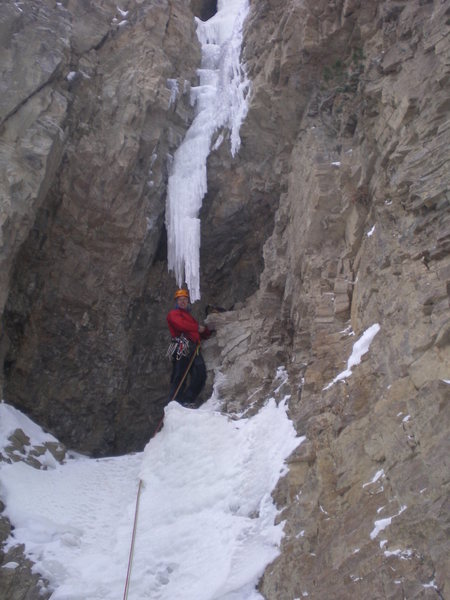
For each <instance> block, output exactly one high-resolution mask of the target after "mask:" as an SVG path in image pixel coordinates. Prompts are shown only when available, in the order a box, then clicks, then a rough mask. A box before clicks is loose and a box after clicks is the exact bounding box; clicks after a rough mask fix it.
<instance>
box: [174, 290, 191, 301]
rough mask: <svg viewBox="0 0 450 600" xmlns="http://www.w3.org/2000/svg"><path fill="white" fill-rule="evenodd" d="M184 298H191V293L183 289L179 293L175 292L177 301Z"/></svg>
mask: <svg viewBox="0 0 450 600" xmlns="http://www.w3.org/2000/svg"><path fill="white" fill-rule="evenodd" d="M183 297H184V298H189V292H188V291H187V290H182V289H180V290H177V291H176V292H175V296H174V298H175V300H176V299H177V298H183Z"/></svg>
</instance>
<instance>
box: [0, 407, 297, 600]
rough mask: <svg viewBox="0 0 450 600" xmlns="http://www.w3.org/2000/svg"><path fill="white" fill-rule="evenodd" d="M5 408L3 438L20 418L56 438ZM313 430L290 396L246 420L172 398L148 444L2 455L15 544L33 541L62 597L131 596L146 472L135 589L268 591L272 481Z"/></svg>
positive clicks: (230, 599) (195, 598)
mask: <svg viewBox="0 0 450 600" xmlns="http://www.w3.org/2000/svg"><path fill="white" fill-rule="evenodd" d="M1 409H2V415H1V416H2V417H3V416H6V419H5V420H4V419H3V418H2V419H1V421H0V422H1V427H2V429H1V437H0V448H1V447H4V446H6V445H8V441H7V436H8V435H9V434H10V433H11V431H14V430H15V429H16V426H17V424H20V426H21V427H23V428H24V430H25V431H26V433H27V434H28V435H29V436H30V439H33V440H37V441H38V442H42V441H44V440H48V439H49V436H48V434H45V433H44V432H43V431H42V430H40V429H39V428H38V427H37V426H36V425H34V424H33V423H32V422H30V421H29V420H28V419H27V418H26V417H23V415H20V413H18V411H15V409H12V408H11V407H9V406H7V405H5V404H2V405H1ZM8 421H9V424H8ZM50 437H51V436H50ZM52 439H53V438H52ZM302 439H304V438H298V437H296V434H295V430H294V427H293V425H292V422H291V421H290V420H289V419H288V417H287V406H286V403H285V402H280V403H279V404H278V405H277V404H276V402H275V400H274V399H269V400H268V402H267V403H266V405H265V406H264V407H263V408H262V409H261V410H260V412H259V413H258V414H256V415H255V416H253V417H251V418H249V419H241V420H237V421H236V420H232V419H231V418H229V417H228V416H227V415H223V414H221V413H220V412H218V411H217V410H215V404H214V402H213V399H211V400H210V401H209V402H207V403H206V404H205V405H204V406H203V407H201V408H200V409H198V410H189V409H186V408H183V407H181V406H180V405H178V404H177V403H176V402H172V403H170V404H169V405H168V406H167V407H166V411H165V419H164V426H163V429H162V430H161V431H160V432H159V433H158V434H157V435H156V436H155V437H154V438H153V439H151V440H150V442H149V443H148V445H147V447H146V448H145V450H144V452H141V453H137V454H133V455H128V456H122V457H114V458H105V459H89V458H86V457H81V456H77V457H75V458H71V459H69V460H68V461H66V462H65V463H64V464H62V465H61V464H59V463H53V464H50V463H49V465H48V468H47V469H46V470H37V469H34V468H32V467H30V466H28V465H27V464H25V463H24V462H17V463H13V464H6V463H0V484H1V485H0V494H1V497H2V500H3V502H4V503H5V505H6V508H5V514H6V516H7V517H8V518H9V519H10V520H11V522H12V523H13V524H14V527H15V528H14V531H13V536H14V537H10V538H9V539H8V542H7V547H8V548H9V547H11V546H14V545H16V544H20V543H23V544H25V548H26V553H27V555H28V556H29V557H30V558H31V559H32V560H33V562H34V563H35V565H36V566H35V570H36V572H39V573H40V574H41V575H43V576H44V577H45V578H47V579H48V580H49V581H50V584H51V586H52V589H53V590H54V591H53V594H52V600H85V599H86V598H89V600H100V599H102V600H109V599H111V600H112V599H113V598H114V599H117V598H120V597H122V596H121V594H123V592H124V586H125V579H126V573H127V565H128V556H129V550H130V541H131V534H132V526H133V520H134V511H135V505H136V495H137V490H138V485H139V480H141V481H142V483H143V489H142V493H141V496H140V502H139V514H138V521H137V535H136V544H135V550H134V560H133V564H132V571H131V578H130V587H129V595H128V598H129V600H137V599H145V598H151V599H152V600H173V599H174V598H183V600H213V599H214V600H256V599H259V598H261V596H260V595H259V594H258V593H257V592H256V590H255V585H256V583H257V581H258V578H259V577H260V576H261V574H262V573H263V571H264V569H265V567H266V565H267V564H268V563H270V562H271V561H272V560H273V559H274V558H275V557H276V556H277V555H278V553H279V543H280V540H281V538H282V536H283V524H282V523H281V524H278V525H274V522H275V518H276V516H277V510H276V508H275V506H274V504H273V501H272V498H271V491H272V490H273V488H274V486H275V485H276V483H277V481H278V479H279V477H280V476H281V475H282V474H284V473H285V472H286V471H287V467H286V464H285V459H286V458H287V456H289V454H291V452H292V451H293V450H294V449H295V448H296V447H297V446H298V445H299V443H300V442H301V440H302ZM11 568H12V566H11Z"/></svg>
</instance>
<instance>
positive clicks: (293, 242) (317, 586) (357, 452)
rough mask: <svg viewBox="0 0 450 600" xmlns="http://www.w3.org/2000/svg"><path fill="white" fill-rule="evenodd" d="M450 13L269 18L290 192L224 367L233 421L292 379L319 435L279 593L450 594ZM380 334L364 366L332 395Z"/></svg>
mask: <svg viewBox="0 0 450 600" xmlns="http://www.w3.org/2000/svg"><path fill="white" fill-rule="evenodd" d="M281 13H282V17H281V18H280V14H281ZM449 13H450V3H449V2H419V1H417V2H414V1H412V2H411V1H410V2H371V3H364V2H361V3H360V2H331V3H330V2H320V1H319V2H317V1H316V2H314V3H312V2H311V3H310V2H306V1H305V2H290V3H287V4H286V3H283V8H282V3H280V2H277V1H275V0H274V1H267V2H263V3H258V4H257V5H256V4H255V5H253V10H252V15H251V17H250V19H249V22H248V26H247V42H246V50H245V55H246V58H247V61H248V65H249V72H250V75H251V79H252V82H253V99H252V103H251V110H250V113H249V116H248V119H247V122H246V127H245V133H244V141H243V147H244V148H243V152H244V153H245V151H246V150H245V149H246V148H248V146H249V145H250V146H252V147H254V146H256V145H257V143H258V141H260V142H261V146H262V147H263V148H264V150H265V151H266V152H267V155H268V156H276V157H277V159H279V158H280V157H281V156H283V158H285V160H284V161H283V166H280V163H278V165H277V167H276V168H278V172H279V174H280V182H279V188H280V190H281V193H280V199H279V207H278V209H277V212H276V215H275V225H274V229H273V233H272V235H271V236H270V237H269V239H268V240H267V242H266V244H265V247H264V264H265V268H264V272H263V274H262V276H261V281H260V286H259V290H258V292H257V293H256V294H254V295H253V297H252V298H251V299H250V300H249V301H248V302H247V303H246V305H245V306H244V307H242V308H240V310H238V311H235V312H231V313H224V314H222V315H215V316H214V317H210V319H211V320H212V321H214V322H215V325H216V326H217V331H218V333H217V337H216V339H215V340H213V341H212V342H210V343H209V348H208V351H207V358H208V359H209V364H211V365H215V367H216V370H217V373H218V378H217V382H218V383H217V392H218V393H219V395H221V396H222V397H223V398H224V401H225V406H226V408H227V409H228V410H230V411H235V410H242V409H246V410H247V414H250V413H251V411H253V410H255V409H256V408H257V406H258V404H259V403H260V402H262V401H264V399H265V398H266V397H267V396H268V395H270V394H273V393H274V391H275V390H277V386H278V383H277V380H276V379H275V380H274V376H275V373H276V369H277V368H278V367H280V366H284V367H285V368H286V370H287V372H288V374H289V380H290V389H287V390H286V389H285V390H284V391H283V393H285V394H289V395H290V410H291V417H292V418H293V419H294V421H295V423H296V426H297V429H298V432H299V434H301V435H305V436H306V438H307V439H306V442H305V443H303V444H302V445H301V446H300V447H299V449H298V451H297V452H295V453H294V455H293V456H292V457H291V461H290V472H289V475H288V476H287V477H286V478H285V479H284V480H283V481H281V482H280V484H279V486H278V489H277V492H276V494H275V498H276V500H277V501H278V503H279V506H280V509H281V514H280V519H281V520H285V521H286V525H285V533H286V537H285V538H284V540H283V543H282V550H281V555H280V557H279V558H278V559H277V560H276V561H275V562H274V563H273V564H272V565H271V566H270V567H268V569H267V571H266V573H265V575H264V577H263V579H262V581H261V584H260V590H261V592H262V594H263V596H264V597H265V598H268V599H273V600H275V599H276V600H280V599H282V600H288V599H292V598H301V597H306V596H307V597H309V598H315V599H318V600H323V599H324V598H331V597H333V598H339V599H347V598H350V597H357V598H371V599H372V598H373V599H376V598H380V599H381V598H383V599H384V598H408V599H411V598H447V597H449V594H450V592H449V589H450V588H449V586H450V582H449V579H448V573H449V559H448V556H449V543H448V536H447V535H446V531H447V530H448V514H449V513H448V498H449V496H448V472H449V462H448V456H449V435H448V432H449V424H450V423H449V383H448V381H449V372H450V355H449V354H450V353H449V341H450V338H449V331H450V330H449V275H450V260H449V253H448V241H449V237H448V236H449V232H450V226H449V221H450V212H449V195H448V189H449V188H448V183H449V175H448V174H449V145H448V139H449V137H448V114H449V113H448V109H449V104H448V89H449V88H448V83H449V70H448V69H449V37H448V16H449ZM267 123H271V124H272V123H274V129H275V133H274V132H269V133H268V134H267V136H265V137H262V138H260V137H259V136H260V133H261V131H260V129H258V125H257V124H259V126H260V128H264V130H265V129H266V128H267V127H269V126H268V125H266V124H267ZM255 131H256V133H253V132H255ZM279 132H282V135H280V134H279ZM284 132H287V133H286V134H285V133H284ZM280 138H281V140H282V142H281V141H280ZM282 143H284V146H283V149H284V154H282V153H280V152H278V151H275V148H279V147H280V145H281V144H282ZM249 160H250V163H251V164H250V167H248V164H247V162H246V163H245V168H246V169H248V168H250V170H251V169H252V168H256V167H255V164H256V163H257V162H259V160H260V159H259V156H256V157H255V161H252V160H251V158H250V159H249ZM271 164H272V165H274V163H271ZM262 168H264V167H262ZM211 176H213V175H211ZM374 324H379V326H380V331H379V332H378V333H377V335H376V336H375V338H374V340H373V342H372V344H371V345H370V349H369V351H368V352H367V353H366V354H365V355H364V356H363V360H362V363H361V364H360V365H357V366H354V367H353V369H352V374H351V376H347V377H345V378H343V379H339V380H338V381H336V382H335V383H334V384H332V382H333V380H334V379H335V378H336V376H338V374H339V373H342V372H343V371H344V370H345V369H346V365H347V361H348V359H349V357H350V355H351V354H352V349H353V345H354V344H355V342H356V341H357V340H358V339H359V338H360V337H361V336H362V334H363V333H364V332H365V331H367V330H368V329H369V327H371V326H372V325H374ZM330 384H332V385H330ZM249 390H252V394H251V396H250V401H249ZM277 393H278V394H279V393H280V391H279V390H277Z"/></svg>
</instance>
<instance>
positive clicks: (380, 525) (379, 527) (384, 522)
mask: <svg viewBox="0 0 450 600" xmlns="http://www.w3.org/2000/svg"><path fill="white" fill-rule="evenodd" d="M406 508H407V507H406V506H402V507H401V508H400V510H399V511H398V513H397V514H396V515H392V517H387V518H386V519H378V520H377V521H375V522H374V528H373V529H372V531H371V532H370V539H371V540H374V539H375V538H376V537H377V536H378V534H379V533H380V532H381V531H383V530H384V529H386V527H389V525H390V524H391V523H392V519H394V518H395V517H398V516H399V515H401V514H402V512H404V511H405V510H406Z"/></svg>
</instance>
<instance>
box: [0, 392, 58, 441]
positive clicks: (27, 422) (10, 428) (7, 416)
mask: <svg viewBox="0 0 450 600" xmlns="http://www.w3.org/2000/svg"><path fill="white" fill-rule="evenodd" d="M17 429H21V430H22V431H23V432H24V433H25V435H26V436H27V437H28V438H29V444H30V446H44V445H45V444H46V443H47V442H56V443H57V442H58V440H57V439H56V438H55V437H53V436H52V435H51V434H50V433H45V431H44V430H43V429H42V428H41V427H39V426H38V425H36V423H34V422H33V421H32V420H31V419H29V418H28V417H27V416H25V415H24V414H23V413H21V412H20V411H19V410H17V409H15V408H14V407H13V406H10V405H9V404H6V403H5V402H3V401H2V402H0V452H1V451H2V450H3V449H4V448H6V447H7V446H8V445H9V437H10V436H11V435H13V434H14V432H15V431H16V430H17Z"/></svg>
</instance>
